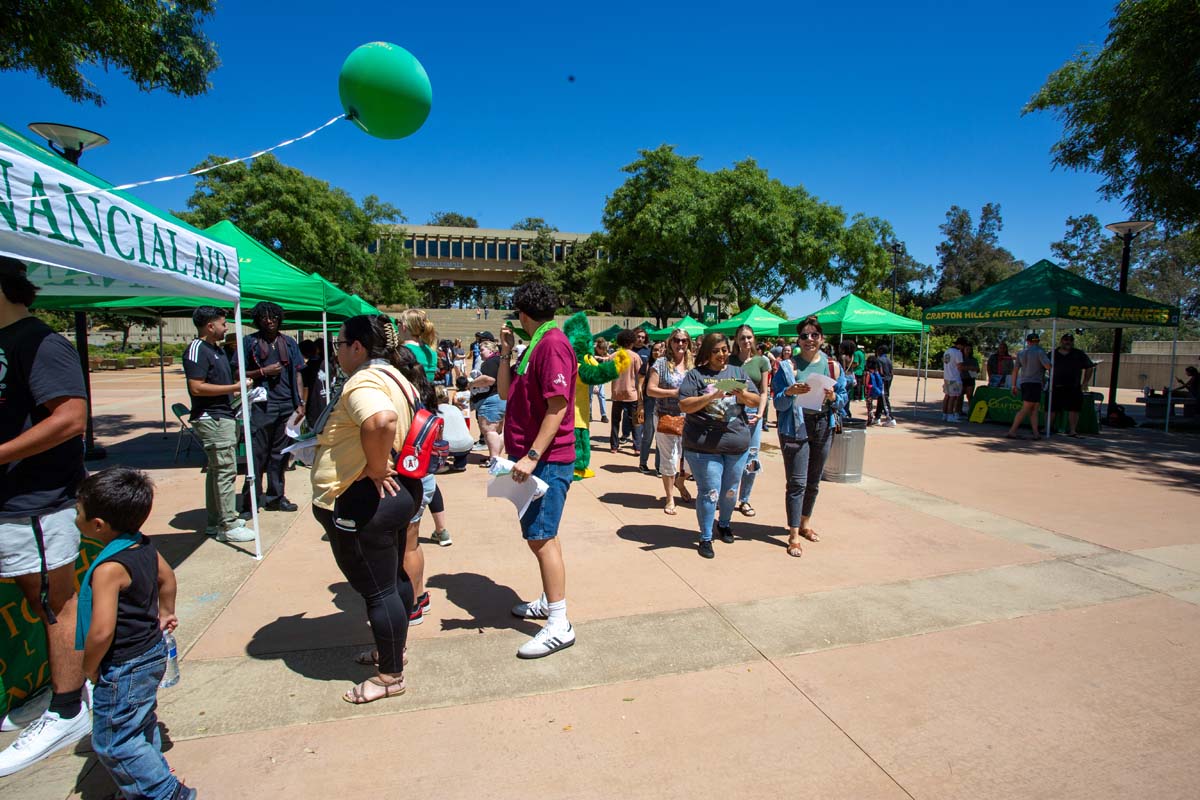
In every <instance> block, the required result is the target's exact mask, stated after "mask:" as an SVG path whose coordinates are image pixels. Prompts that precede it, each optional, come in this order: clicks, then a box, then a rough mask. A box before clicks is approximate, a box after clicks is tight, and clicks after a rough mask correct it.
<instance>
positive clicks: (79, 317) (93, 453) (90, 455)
mask: <svg viewBox="0 0 1200 800" xmlns="http://www.w3.org/2000/svg"><path fill="white" fill-rule="evenodd" d="M75 349H76V350H78V351H79V366H80V367H81V368H82V369H83V388H84V391H85V392H87V432H86V433H85V434H84V438H83V443H84V450H83V458H84V460H86V461H98V460H99V459H102V458H105V457H106V456H107V455H108V453H107V452H105V450H104V448H103V447H96V434H95V431H94V429H93V427H92V376H91V373H90V372H89V371H88V334H87V314H85V313H84V312H82V311H76V312H75Z"/></svg>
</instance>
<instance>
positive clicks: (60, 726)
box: [0, 637, 573, 777]
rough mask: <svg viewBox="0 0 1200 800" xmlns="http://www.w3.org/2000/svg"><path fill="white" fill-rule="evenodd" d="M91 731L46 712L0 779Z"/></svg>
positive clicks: (2, 756) (83, 717)
mask: <svg viewBox="0 0 1200 800" xmlns="http://www.w3.org/2000/svg"><path fill="white" fill-rule="evenodd" d="M572 638H573V637H572ZM91 732H92V714H91V712H90V711H89V710H88V708H87V707H86V706H84V708H83V710H82V711H80V712H79V713H78V714H76V715H75V716H74V717H73V718H71V719H63V718H62V717H60V716H59V715H58V714H56V713H54V712H53V711H49V710H48V711H46V712H45V713H44V714H42V715H41V716H40V717H38V718H37V719H36V720H34V721H33V722H32V723H30V725H29V727H27V728H25V730H23V731H21V733H20V735H19V736H17V738H16V741H14V742H13V743H12V744H10V745H9V746H8V749H7V750H5V751H4V752H2V753H0V777H3V776H5V775H13V774H15V773H17V772H20V771H21V770H23V769H25V768H26V767H28V766H30V765H31V764H36V763H37V762H39V761H41V760H42V759H43V758H45V757H46V756H48V755H50V754H51V753H54V752H56V751H58V750H61V749H63V748H64V747H70V746H71V745H73V744H75V743H76V742H78V741H79V740H80V739H82V738H83V737H84V736H87V735H88V734H89V733H91Z"/></svg>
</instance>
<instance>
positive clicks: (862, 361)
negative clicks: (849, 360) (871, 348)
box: [854, 350, 867, 375]
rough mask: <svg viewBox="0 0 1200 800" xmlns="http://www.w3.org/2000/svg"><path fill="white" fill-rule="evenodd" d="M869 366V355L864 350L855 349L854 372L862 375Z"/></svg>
mask: <svg viewBox="0 0 1200 800" xmlns="http://www.w3.org/2000/svg"><path fill="white" fill-rule="evenodd" d="M866 367H867V355H866V353H864V352H863V351H862V350H855V351H854V374H855V375H862V374H863V370H865V369H866Z"/></svg>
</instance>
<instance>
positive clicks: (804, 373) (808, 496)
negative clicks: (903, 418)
mask: <svg viewBox="0 0 1200 800" xmlns="http://www.w3.org/2000/svg"><path fill="white" fill-rule="evenodd" d="M797 333H799V338H800V347H799V348H798V350H797V351H796V354H795V355H794V356H793V357H792V358H790V359H787V360H786V361H782V362H780V365H779V369H778V370H777V371H776V373H775V377H774V378H773V379H772V381H771V394H772V395H773V398H774V402H775V411H776V412H777V413H776V418H777V419H776V421H777V424H778V426H779V448H780V450H782V451H783V472H784V480H785V482H786V485H787V489H786V491H785V500H786V504H787V527H788V543H787V554H788V555H789V556H792V557H793V558H799V557H800V556H802V555H803V554H804V549H803V548H802V547H801V546H800V538H801V537H803V538H805V539H807V540H809V541H810V542H818V541H820V540H821V537H820V536H818V535H817V532H816V531H815V530H813V529H812V528H811V527H809V523H810V522H811V521H812V515H813V509H814V507H815V506H816V502H817V492H818V491H820V488H821V473H822V472H823V471H824V470H825V460H826V459H827V458H828V457H829V448H830V446H831V445H832V444H833V435H832V434H833V417H834V415H835V414H836V413H837V408H838V401H839V399H840V398H839V395H841V396H844V393H845V391H846V390H845V385H846V384H845V378H844V374H843V370H842V368H841V366H840V365H839V363H838V362H837V361H836V360H834V359H833V358H831V357H829V356H827V355H826V354H825V353H823V352H822V351H821V344H822V343H823V341H824V338H825V335H824V332H823V331H822V330H821V323H820V322H819V321H818V320H817V318H816V317H808V318H807V319H805V320H804V321H803V322H801V323H800V325H799V326H798V328H797ZM811 375H823V376H825V377H827V378H831V379H832V380H834V381H836V382H837V383H836V384H835V386H834V388H832V389H826V390H825V402H824V403H823V404H822V405H821V407H820V408H818V409H811V408H804V407H802V406H801V405H800V404H799V403H798V402H797V401H796V398H797V397H798V396H800V395H804V394H808V393H809V392H811V391H813V388H812V386H810V385H809V384H808V383H807V379H808V377H809V376H811Z"/></svg>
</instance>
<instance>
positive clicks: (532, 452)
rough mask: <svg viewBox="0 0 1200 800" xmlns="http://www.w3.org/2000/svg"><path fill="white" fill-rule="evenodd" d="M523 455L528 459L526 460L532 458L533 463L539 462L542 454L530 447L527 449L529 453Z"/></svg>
mask: <svg viewBox="0 0 1200 800" xmlns="http://www.w3.org/2000/svg"><path fill="white" fill-rule="evenodd" d="M525 455H526V457H528V458H532V459H533V460H534V461H541V460H542V454H541V453H539V452H538V451H537V450H534V449H533V448H532V447H531V448H529V452H528V453H526V454H525Z"/></svg>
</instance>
